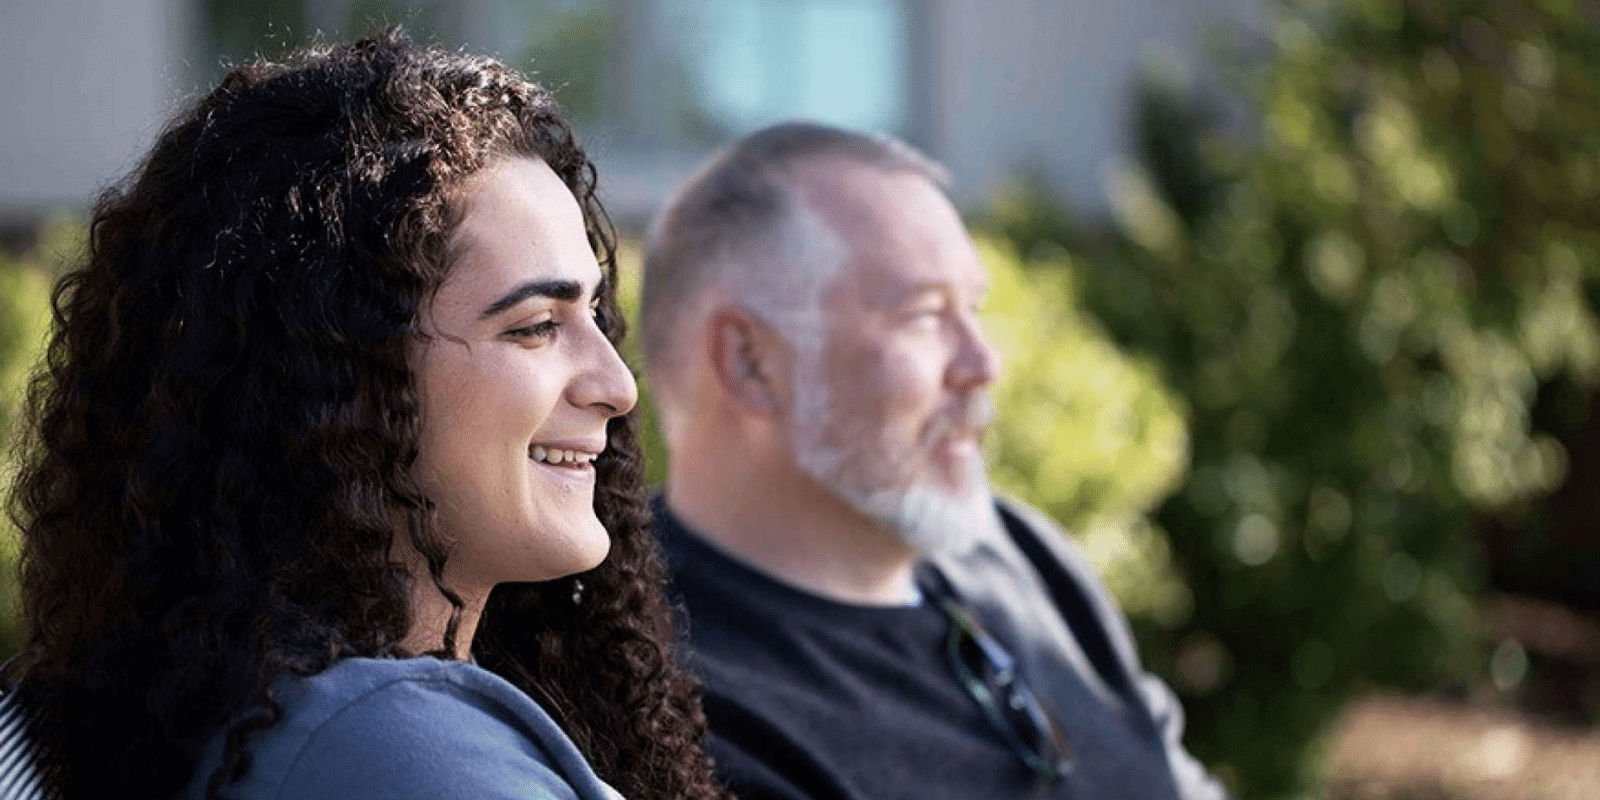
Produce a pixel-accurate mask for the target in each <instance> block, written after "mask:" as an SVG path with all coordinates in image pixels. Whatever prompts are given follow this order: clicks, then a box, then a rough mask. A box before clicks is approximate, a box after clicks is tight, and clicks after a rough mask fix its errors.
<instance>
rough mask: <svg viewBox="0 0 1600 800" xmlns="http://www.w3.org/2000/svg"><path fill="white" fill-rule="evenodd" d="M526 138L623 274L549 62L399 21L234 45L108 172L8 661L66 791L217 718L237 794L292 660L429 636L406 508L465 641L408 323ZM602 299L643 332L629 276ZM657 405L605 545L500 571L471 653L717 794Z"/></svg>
mask: <svg viewBox="0 0 1600 800" xmlns="http://www.w3.org/2000/svg"><path fill="white" fill-rule="evenodd" d="M512 156H528V157H534V158H538V159H542V160H543V161H544V162H545V163H547V164H548V165H549V166H550V168H551V169H552V170H554V172H555V173H556V174H557V175H559V176H560V177H561V179H562V180H563V181H564V182H565V183H566V185H567V186H568V188H570V189H571V191H572V193H573V195H574V196H575V197H576V198H577V200H578V203H579V206H580V207H581V208H582V210H583V214H584V219H585V222H586V226H587V232H588V236H589V240H590V244H591V246H592V247H593V249H594V251H595V253H596V255H597V257H598V259H599V261H600V262H601V264H602V268H603V270H604V272H605V274H606V276H607V281H606V285H607V286H615V285H616V282H615V280H614V278H615V264H614V260H613V248H614V241H613V234H612V231H611V227H610V223H609V221H608V219H607V217H606V215H605V213H604V211H603V209H602V208H601V206H600V204H599V202H598V201H597V200H596V197H595V181H596V177H595V169H594V166H593V165H592V164H591V163H590V162H589V160H588V159H587V158H586V157H585V155H584V153H583V151H582V150H581V149H580V148H579V146H578V143H577V141H576V139H575V137H574V133H573V131H572V130H571V128H570V127H569V126H568V125H567V124H566V122H564V121H563V119H562V117H561V116H560V114H559V112H558V110H557V108H556V105H555V103H554V101H553V100H552V98H551V96H550V95H549V93H548V92H546V91H545V90H544V89H542V88H541V87H539V86H538V85H536V84H534V83H531V82H529V81H528V80H526V79H525V78H523V77H521V76H519V75H518V74H516V73H515V72H513V71H511V70H509V69H507V68H506V67H504V66H503V65H501V64H499V63H497V62H495V61H493V60H491V59H487V58H482V57H476V56H471V55H466V54H461V53H451V52H443V51H440V50H436V49H427V48H421V47H417V46H414V45H412V44H411V43H410V42H409V41H408V40H407V39H406V38H405V36H404V35H403V34H402V33H400V32H399V31H398V30H390V31H387V32H385V33H382V34H378V35H374V36H371V37H368V38H365V39H362V40H361V41H358V42H355V43H353V44H349V45H342V46H329V45H319V46H313V47H310V48H307V49H305V50H302V51H299V52H297V53H294V54H292V55H290V56H287V57H285V58H284V59H282V60H280V61H276V62H274V61H265V60H263V61H258V62H255V63H251V64H249V65H246V66H241V67H238V68H236V69H233V70H232V71H231V72H230V73H229V74H228V75H227V76H226V77H225V78H224V79H223V80H222V82H221V84H220V85H219V86H218V87H217V88H216V89H215V90H214V91H212V92H211V93H210V94H209V95H207V96H206V97H204V98H202V99H200V100H199V101H198V102H197V103H196V104H195V105H194V107H193V108H191V109H190V110H188V111H187V112H186V113H184V114H182V115H181V116H179V117H178V118H177V119H176V120H175V121H174V122H173V123H172V125H171V126H170V127H169V128H168V129H167V130H166V131H165V132H164V133H163V135H162V136H161V137H160V139H159V140H158V141H157V143H156V144H155V147H154V148H153V150H152V151H151V153H150V154H149V155H148V157H147V158H146V159H145V161H144V162H143V163H142V164H141V165H140V166H139V167H138V168H137V169H136V170H135V171H134V173H133V174H132V175H131V176H130V177H129V178H128V179H127V180H126V181H124V182H123V184H121V185H120V186H117V187H114V188H112V189H110V190H108V191H107V192H106V193H105V194H103V195H102V196H101V198H100V199H99V201H98V203H97V204H96V207H95V210H94V214H93V222H92V227H91V229H90V241H89V247H88V251H87V255H86V258H85V261H84V263H83V264H82V265H81V266H80V267H79V268H77V269H76V270H74V271H72V272H71V273H69V274H68V275H67V276H66V277H65V278H63V280H62V281H61V283H60V285H59V286H58V287H57V289H56V293H55V296H54V311H55V328H54V332H53V334H52V338H51V341H50V345H49V349H48V356H47V360H46V364H45V366H44V368H43V369H42V370H41V371H40V373H39V374H38V375H37V376H36V377H35V379H34V382H33V384H32V386H31V389H30V397H29V413H30V414H31V421H32V429H31V434H30V441H29V443H28V445H27V449H26V451H25V456H24V464H23V468H22V471H21V473H20V475H19V478H18V482H17V484H16V488H15V497H14V500H15V502H14V503H13V505H12V508H13V516H14V519H15V521H16V523H17V525H18V526H19V528H20V529H21V530H22V532H23V554H22V562H21V569H22V586H23V592H24V598H25V600H24V606H25V615H26V622H27V625H28V632H27V635H26V639H25V641H24V643H23V645H22V649H21V652H20V653H19V656H18V659H17V662H16V666H15V668H14V670H13V675H12V676H11V677H13V678H15V679H18V680H19V687H20V688H19V691H21V692H23V693H24V696H25V697H26V698H27V699H28V700H29V702H32V703H33V704H35V705H36V706H38V708H39V709H40V710H41V711H42V712H43V713H42V714H41V723H40V727H39V729H38V730H37V731H36V733H37V735H38V738H39V740H40V744H41V747H42V750H43V752H44V754H45V758H44V769H45V772H46V775H47V780H48V781H49V782H50V783H51V784H52V785H53V786H54V787H55V788H56V789H57V790H58V791H60V792H61V793H62V794H63V795H65V796H67V797H118V796H130V795H138V796H170V795H172V794H175V793H177V792H179V791H181V790H182V789H183V788H184V787H185V786H186V785H187V784H188V783H189V782H190V781H191V780H194V779H196V778H197V777H198V776H195V775H194V772H195V770H196V769H197V763H198V760H199V757H200V754H201V751H202V748H203V747H204V746H205V743H206V742H207V741H208V740H210V739H212V738H213V737H215V736H217V735H218V734H219V731H226V737H225V756H224V760H223V765H222V767H221V768H220V769H219V770H218V771H217V772H216V774H214V775H212V776H209V778H208V780H209V781H210V784H209V785H210V788H211V793H212V794H215V793H216V790H217V789H218V788H219V787H220V786H221V785H223V784H224V783H226V782H228V781H230V780H232V779H233V778H236V777H237V776H239V775H241V774H242V773H243V772H244V770H245V769H246V768H247V767H248V763H249V755H248V747H247V745H248V742H249V739H250V736H251V735H252V734H253V733H255V732H258V731H260V730H263V729H265V728H268V727H270V726H272V725H273V724H274V723H275V722H276V720H277V719H278V717H279V713H280V712H279V709H278V706H277V704H276V703H275V702H274V699H273V696H272V691H271V690H272V685H273V682H274V680H275V679H276V678H277V677H278V676H280V675H282V674H284V673H286V672H290V673H294V674H300V675H310V674H314V673H317V672H319V671H321V670H323V669H326V668H327V667H329V666H330V665H332V664H333V663H334V662H336V661H337V660H339V659H341V658H345V657H351V656H369V657H408V656H415V655H419V654H416V653H411V652H407V651H406V648H405V647H404V646H403V644H402V642H403V641H404V640H405V638H406V635H407V632H408V631H409V629H410V628H411V623H412V620H411V610H410V609H411V605H410V602H409V598H410V597H411V593H412V591H413V586H414V582H415V579H414V578H413V576H412V575H411V574H410V573H409V572H408V571H407V569H406V568H405V567H404V566H403V565H401V564H399V563H396V561H394V560H393V559H392V558H391V555H390V553H391V545H392V544H393V543H394V541H395V537H396V536H397V535H404V536H408V537H409V540H410V543H411V545H412V546H413V547H415V548H416V550H417V551H418V552H420V553H421V554H423V556H424V557H425V558H426V559H427V562H428V565H429V568H430V570H431V573H432V576H433V582H434V585H435V587H436V588H437V589H438V590H440V591H441V592H444V593H445V595H446V596H447V597H449V598H450V600H451V602H452V604H454V606H455V608H456V617H455V618H453V619H452V622H451V626H450V628H449V630H447V632H446V636H445V641H444V642H442V643H441V647H440V648H439V650H437V651H430V653H431V654H443V653H449V652H453V650H454V646H455V645H454V637H455V626H456V622H455V619H458V618H459V615H460V612H461V601H460V599H459V598H458V597H456V596H455V594H454V593H453V592H451V591H450V590H449V589H448V587H447V586H446V585H445V584H444V582H443V580H442V578H441V577H440V576H441V575H442V574H443V571H442V570H443V564H444V560H445V556H446V552H447V547H446V545H445V544H444V541H443V537H442V535H441V534H440V532H439V531H437V530H436V523H435V520H434V514H433V511H432V505H431V504H430V502H429V501H428V499H427V498H425V497H424V496H423V495H422V493H421V492H420V491H419V489H418V485H417V483H415V482H414V480H413V478H412V477H411V475H410V465H411V464H412V463H413V461H414V460H415V459H416V457H417V454H418V442H419V428H420V419H421V417H420V413H419V411H420V409H419V395H418V390H417V386H416V381H415V377H414V375H413V374H412V371H411V369H410V368H409V366H408V362H407V346H408V343H410V342H413V341H415V340H416V338H417V337H419V336H421V334H420V332H419V319H418V318H419V311H420V310H421V309H422V308H423V306H424V305H425V304H426V303H427V301H428V300H429V299H430V298H431V297H432V295H433V293H434V292H435V291H436V290H437V289H438V288H439V286H440V285H441V283H442V282H443V280H444V278H445V276H446V274H447V272H448V269H449V266H450V264H449V263H448V259H447V253H448V249H447V243H448V240H449V238H450V235H451V233H452V232H453V230H454V228H455V226H456V224H457V223H459V221H460V217H461V214H462V210H461V200H462V197H461V194H462V186H463V182H464V181H465V180H466V178H468V177H469V176H471V175H473V174H475V173H477V172H478V171H480V170H481V169H483V168H485V167H486V166H488V165H490V164H492V163H495V162H496V161H497V160H500V159H504V158H507V157H512ZM601 316H602V319H603V322H602V327H603V328H604V329H605V331H606V333H607V335H608V336H609V337H610V338H611V340H612V341H613V342H614V343H615V342H618V341H620V340H621V338H622V334H623V331H622V325H621V323H620V316H619V314H618V313H617V308H616V299H615V297H614V295H612V294H611V293H610V292H608V293H607V295H606V296H605V297H603V298H602V313H601ZM636 430H637V429H636V422H635V419H634V417H633V415H631V414H630V415H627V416H623V417H617V418H614V419H612V420H611V422H610V423H609V426H608V433H609V439H610V442H609V447H608V449H607V451H606V453H605V455H604V456H602V457H601V459H600V460H599V461H598V462H597V464H596V469H597V471H598V483H597V489H596V493H595V510H596V512H597V514H598V516H599V518H600V520H601V522H602V523H603V524H604V525H605V527H606V529H607V530H608V531H609V532H610V535H611V537H612V542H613V544H612V549H611V554H610V556H609V558H608V559H607V560H606V561H605V562H604V563H603V564H602V565H601V566H599V567H597V568H595V569H594V570H592V571H590V572H587V573H585V574H583V575H581V576H577V577H576V578H564V579H558V580H553V581H548V582H544V583H527V584H505V585H501V586H499V587H497V588H496V589H495V590H494V592H493V593H492V595H491V597H490V599H489V601H488V605H487V607H486V608H485V610H484V614H483V617H482V619H481V621H480V626H479V628H478V631H477V635H476V636H475V638H474V641H473V653H474V656H475V657H476V659H477V661H478V663H479V664H480V665H481V666H483V667H485V668H487V669H489V670H492V671H494V672H496V673H498V674H500V675H501V676H503V677H505V678H507V679H508V680H510V681H511V682H512V683H514V684H516V685H517V686H519V687H520V688H522V689H523V690H524V691H526V692H528V693H529V694H530V695H532V696H534V697H536V698H538V699H540V700H541V701H542V704H543V705H544V706H545V707H546V709H547V710H548V711H549V712H550V713H551V714H552V715H553V716H554V717H555V718H556V719H557V720H558V721H559V722H560V723H561V724H562V725H563V726H564V727H565V729H566V731H567V732H568V734H569V735H570V736H571V737H572V739H573V740H574V742H575V743H576V744H577V745H578V747H579V749H580V750H581V751H582V752H583V753H584V754H585V755H586V756H587V757H588V758H589V760H590V762H591V763H592V764H593V766H594V768H595V771H596V772H597V773H598V774H599V775H600V776H601V777H602V778H603V779H605V780H606V781H608V782H609V783H611V784H612V785H613V786H614V787H616V788H617V789H618V790H620V791H621V792H622V793H623V794H624V795H626V796H628V797H630V798H634V800H647V799H648V798H660V799H661V800H666V799H667V798H673V800H678V799H679V798H712V797H725V796H726V794H725V792H724V791H723V790H722V789H720V788H719V787H718V786H717V785H716V784H715V783H714V780H713V778H712V775H711V770H710V765H709V762H708V760H707V759H706V757H705V756H704V754H703V751H702V749H701V745H702V742H703V739H704V737H705V721H704V717H703V715H702V714H701V712H700V710H699V703H698V696H697V690H696V688H695V686H694V685H693V683H692V682H691V681H690V680H689V679H688V678H687V677H686V676H685V674H684V673H683V672H682V671H680V669H679V666H678V665H679V656H678V655H677V654H676V653H675V651H674V649H673V644H672V640H673V627H672V622H671V619H670V616H669V613H668V609H667V606H666V604H665V601H664V600H663V595H662V587H663V586H664V583H665V581H664V572H663V567H662V565H661V563H660V558H659V554H658V550H657V546H656V544H655V542H654V539H653V538H652V537H651V536H650V534H649V510H648V507H647V505H646V503H645V500H644V493H643V485H642V474H643V471H642V469H641V461H640V459H641V456H640V448H639V445H638V442H637V433H636ZM399 520H404V523H405V526H404V533H401V532H400V531H399V530H397V528H398V527H399V526H398V525H397V521H399ZM577 581H581V584H579V583H577Z"/></svg>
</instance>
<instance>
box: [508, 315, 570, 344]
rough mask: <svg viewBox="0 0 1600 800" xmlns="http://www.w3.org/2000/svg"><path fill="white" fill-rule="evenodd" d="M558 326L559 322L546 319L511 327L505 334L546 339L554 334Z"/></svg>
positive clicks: (523, 337) (521, 337) (518, 337)
mask: <svg viewBox="0 0 1600 800" xmlns="http://www.w3.org/2000/svg"><path fill="white" fill-rule="evenodd" d="M558 327H560V324H559V323H557V322H556V321H555V320H553V319H547V320H544V321H542V322H536V323H534V324H532V325H524V326H523V327H520V328H512V329H511V330H509V331H506V335H508V336H512V337H515V338H517V339H548V338H550V337H551V336H554V335H555V333H556V328H558Z"/></svg>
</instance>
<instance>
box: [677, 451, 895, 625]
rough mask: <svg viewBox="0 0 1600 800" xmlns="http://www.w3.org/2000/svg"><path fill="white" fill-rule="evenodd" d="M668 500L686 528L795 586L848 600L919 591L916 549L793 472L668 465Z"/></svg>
mask: <svg viewBox="0 0 1600 800" xmlns="http://www.w3.org/2000/svg"><path fill="white" fill-rule="evenodd" d="M666 499H667V507H668V508H669V509H671V511H672V513H673V514H675V515H677V517H678V518H679V519H680V520H682V521H683V522H684V524H685V525H687V526H688V527H689V528H690V529H691V530H693V531H695V532H696V533H698V534H699V535H700V536H702V537H703V538H705V539H706V540H707V541H709V542H710V543H712V544H714V545H716V546H717V547H718V548H719V549H721V550H723V551H725V552H727V553H728V554H730V555H732V556H734V557H736V558H738V559H739V560H741V561H744V562H746V563H747V564H749V565H750V566H752V567H755V568H756V569H758V570H759V571H761V572H763V573H766V574H767V575H769V576H771V577H773V578H776V579H777V580H779V581H782V582H783V583H786V584H789V585H791V586H794V587H795V588H798V589H801V590H804V591H806V592H810V593H811V594H815V595H818V596H821V597H825V598H827V599H829V600H834V601H836V602H840V603H849V604H852V605H878V606H883V605H903V604H905V603H908V602H912V601H913V600H914V599H915V598H916V596H917V592H916V586H915V580H914V577H913V568H914V567H915V565H916V562H917V554H916V552H915V551H913V550H911V548H909V547H907V546H906V545H905V543H904V542H901V541H900V540H899V539H898V538H896V537H895V536H894V535H893V533H891V532H890V531H888V530H886V529H885V528H884V527H883V526H882V525H880V524H878V523H877V522H876V521H874V520H872V519H870V518H868V517H866V516H865V515H863V514H861V513H860V512H859V511H857V510H856V509H855V508H854V507H852V506H850V505H848V504H846V503H844V502H843V501H842V500H840V499H839V498H837V497H835V496H834V495H833V494H832V493H830V492H828V491H827V490H825V489H823V487H821V486H820V485H818V484H817V483H816V482H815V481H812V480H811V479H810V478H809V477H806V476H804V475H801V474H799V473H789V474H784V473H783V472H781V471H780V472H779V474H773V473H771V472H769V471H766V470H762V469H749V470H746V469H733V470H725V471H722V472H719V473H718V474H715V475H711V474H708V473H707V472H706V471H704V470H695V469H679V468H674V469H673V470H672V471H671V475H670V477H669V479H668V481H667V492H666Z"/></svg>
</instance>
